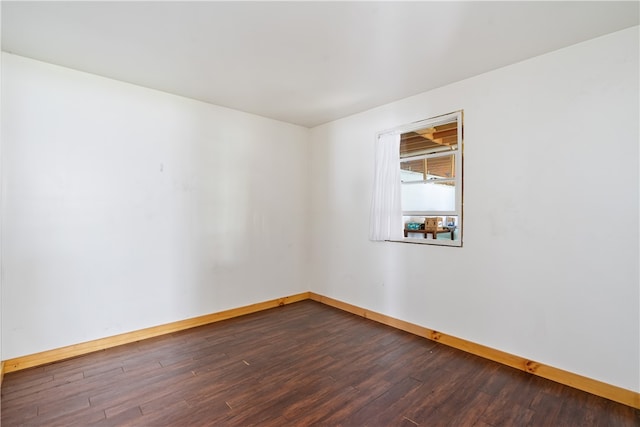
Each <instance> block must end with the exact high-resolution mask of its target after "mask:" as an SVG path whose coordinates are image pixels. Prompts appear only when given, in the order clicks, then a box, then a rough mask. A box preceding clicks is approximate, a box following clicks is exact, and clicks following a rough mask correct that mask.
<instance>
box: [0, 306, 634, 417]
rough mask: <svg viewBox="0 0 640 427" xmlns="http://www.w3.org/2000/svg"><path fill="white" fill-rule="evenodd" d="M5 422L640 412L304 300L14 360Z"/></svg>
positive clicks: (4, 394)
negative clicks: (134, 339) (43, 359)
mask: <svg viewBox="0 0 640 427" xmlns="http://www.w3.org/2000/svg"><path fill="white" fill-rule="evenodd" d="M1 403H2V414H1V415H2V417H1V419H2V426H6V427H9V426H19V425H34V426H35V425H38V426H45V425H46V426H57V425H60V426H70V425H78V426H84V425H109V426H122V425H134V426H204V425H215V426H249V425H260V426H292V425H295V426H306V425H312V424H318V425H327V426H334V425H342V426H408V427H413V426H415V425H429V426H438V425H452V426H472V425H477V426H524V425H533V426H590V425H593V426H638V425H640V411H638V410H634V409H632V408H630V407H627V406H624V405H621V404H617V403H614V402H611V401H609V400H606V399H602V398H599V397H596V396H593V395H590V394H587V393H583V392H580V391H577V390H574V389H571V388H569V387H565V386H562V385H560V384H556V383H554V382H551V381H548V380H545V379H542V378H538V377H535V376H532V375H530V374H527V373H524V372H521V371H518V370H515V369H512V368H508V367H505V366H502V365H499V364H497V363H494V362H490V361H487V360H484V359H481V358H479V357H476V356H473V355H470V354H466V353H464V352H461V351H458V350H455V349H451V348H449V347H446V346H444V345H441V344H437V343H434V342H431V341H428V340H426V339H423V338H419V337H416V336H414V335H411V334H408V333H405V332H401V331H397V330H394V329H392V328H390V327H386V326H383V325H380V324H377V323H374V322H372V321H369V320H366V319H362V318H359V317H357V316H354V315H351V314H348V313H344V312H341V311H339V310H336V309H333V308H331V307H327V306H324V305H322V304H319V303H316V302H313V301H303V302H299V303H296V304H292V305H288V306H285V307H280V308H276V309H273V310H268V311H264V312H260V313H255V314H252V315H248V316H244V317H240V318H236V319H232V320H228V321H224V322H220V323H215V324H212V325H208V326H203V327H199V328H195V329H191V330H188V331H183V332H179V333H175V334H172V335H167V336H163V337H159V338H154V339H150V340H146V341H141V342H138V343H134V344H129V345H125V346H121V347H117V348H114V349H110V350H106V351H101V352H97V353H93V354H90V355H86V356H82V357H78V358H75V359H71V360H67V361H63V362H59V363H55V364H51V365H47V366H43V367H38V368H32V369H28V370H24V371H19V372H13V373H9V374H7V375H6V376H5V379H4V382H3V384H2V402H1Z"/></svg>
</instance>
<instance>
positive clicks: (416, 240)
mask: <svg viewBox="0 0 640 427" xmlns="http://www.w3.org/2000/svg"><path fill="white" fill-rule="evenodd" d="M387 241H388V242H395V243H413V244H416V245H431V246H449V247H452V248H461V247H462V242H461V241H460V240H439V239H420V238H413V237H405V238H404V239H394V240H387Z"/></svg>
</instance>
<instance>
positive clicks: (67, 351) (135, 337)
mask: <svg viewBox="0 0 640 427" xmlns="http://www.w3.org/2000/svg"><path fill="white" fill-rule="evenodd" d="M306 299H309V292H303V293H300V294H296V295H291V296H288V297H284V298H277V299H273V300H269V301H264V302H260V303H256V304H251V305H247V306H243V307H239V308H233V309H230V310H225V311H220V312H217V313H212V314H206V315H204V316H199V317H193V318H191V319H185V320H179V321H177V322H172V323H167V324H165V325H160V326H153V327H150V328H146V329H140V330H137V331H132V332H126V333H123V334H119V335H115V336H111V337H106V338H100V339H97V340H93V341H88V342H84V343H80V344H74V345H69V346H66V347H61V348H57V349H53V350H47V351H43V352H40V353H35V354H31V355H27V356H21V357H16V358H14V359H8V360H5V361H4V362H3V372H7V373H9V372H14V371H19V370H22V369H27V368H32V367H35V366H41V365H46V364H49V363H53V362H58V361H61V360H64V359H69V358H72V357H76V356H81V355H83V354H88V353H93V352H95V351H100V350H104V349H107V348H111V347H116V346H119V345H123V344H129V343H132V342H136V341H141V340H144V339H147V338H153V337H157V336H160V335H165V334H170V333H173V332H178V331H182V330H185V329H190V328H195V327H197V326H202V325H207V324H209V323H214V322H219V321H221V320H226V319H231V318H233V317H238V316H243V315H245V314H250V313H255V312H258V311H262V310H267V309H270V308H275V307H279V306H283V305H286V304H291V303H294V302H297V301H303V300H306Z"/></svg>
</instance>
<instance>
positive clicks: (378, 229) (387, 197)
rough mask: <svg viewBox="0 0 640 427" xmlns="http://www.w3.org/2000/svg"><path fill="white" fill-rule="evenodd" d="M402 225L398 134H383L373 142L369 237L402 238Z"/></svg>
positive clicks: (379, 238)
mask: <svg viewBox="0 0 640 427" xmlns="http://www.w3.org/2000/svg"><path fill="white" fill-rule="evenodd" d="M402 228H403V227H402V203H401V199H400V135H399V134H383V135H379V136H378V140H377V141H376V159H375V172H374V178H373V198H372V200H371V218H370V222H369V239H370V240H374V241H382V240H396V239H398V240H399V239H402V238H403V237H404V232H403V230H402Z"/></svg>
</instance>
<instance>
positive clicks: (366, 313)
mask: <svg viewBox="0 0 640 427" xmlns="http://www.w3.org/2000/svg"><path fill="white" fill-rule="evenodd" d="M309 297H310V298H311V299H312V300H314V301H317V302H320V303H322V304H325V305H329V306H331V307H335V308H338V309H340V310H343V311H346V312H349V313H352V314H355V315H358V316H362V317H364V318H367V319H371V320H373V321H376V322H378V323H382V324H384V325H388V326H391V327H394V328H396V329H400V330H403V331H406V332H409V333H412V334H414V335H418V336H421V337H424V338H427V339H430V340H433V341H437V342H439V343H442V344H445V345H447V346H449V347H453V348H457V349H459V350H463V351H466V352H467V353H471V354H474V355H476V356H480V357H483V358H485V359H489V360H493V361H495V362H498V363H501V364H503V365H507V366H511V367H512V368H516V369H519V370H521V371H525V372H528V373H530V374H532V375H537V376H539V377H542V378H546V379H548V380H552V381H555V382H557V383H560V384H564V385H567V386H570V387H573V388H576V389H578V390H582V391H586V392H587V393H591V394H594V395H596V396H600V397H604V398H606V399H609V400H613V401H614V402H618V403H622V404H624V405H627V406H631V407H633V408H637V409H640V393H637V392H634V391H632V390H627V389H625V388H621V387H617V386H614V385H611V384H607V383H604V382H601V381H598V380H594V379H592V378H588V377H584V376H582V375H578V374H574V373H573V372H568V371H564V370H562V369H558V368H554V367H553V366H549V365H545V364H543V363H539V362H536V361H533V360H529V359H526V358H524V357H520V356H516V355H513V354H510V353H506V352H504V351H501V350H496V349H494V348H491V347H486V346H484V345H481V344H476V343H474V342H471V341H467V340H464V339H461V338H456V337H454V336H451V335H447V334H444V333H442V332H438V331H435V330H433V329H429V328H425V327H423V326H418V325H416V324H413V323H409V322H405V321H403V320H399V319H395V318H393V317H390V316H386V315H384V314H380V313H376V312H374V311H370V310H367V309H364V308H361V307H358V306H355V305H352V304H348V303H345V302H342V301H339V300H335V299H333V298H329V297H325V296H322V295H319V294H316V293H314V292H310V293H309Z"/></svg>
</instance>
